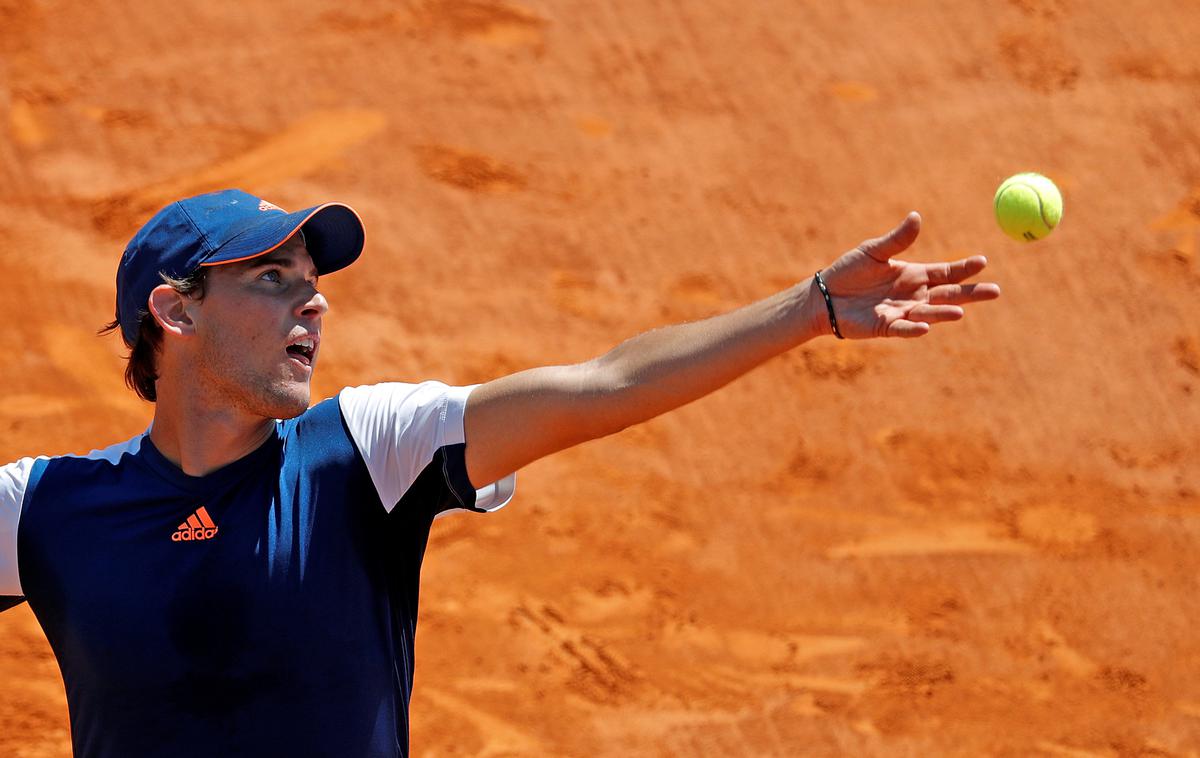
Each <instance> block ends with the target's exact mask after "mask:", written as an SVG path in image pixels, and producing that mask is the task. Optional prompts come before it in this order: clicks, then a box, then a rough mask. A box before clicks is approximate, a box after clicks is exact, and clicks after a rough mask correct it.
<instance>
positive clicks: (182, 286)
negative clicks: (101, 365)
mask: <svg viewBox="0 0 1200 758" xmlns="http://www.w3.org/2000/svg"><path fill="white" fill-rule="evenodd" d="M206 273H207V271H206V269H204V268H198V269H196V270H195V271H193V272H192V273H191V274H188V275H187V276H185V277H183V278H181V279H175V278H174V277H170V276H167V275H166V274H159V276H161V277H162V280H163V283H164V284H169V285H171V287H172V288H173V289H174V290H175V291H176V292H178V293H179V294H181V295H186V296H188V297H192V298H195V299H196V300H203V299H204V280H205V274H206ZM120 328H121V322H120V321H119V320H117V319H114V320H112V321H110V322H109V323H107V324H105V325H104V326H103V327H102V328H101V329H100V331H99V332H97V334H108V333H109V332H114V331H117V330H118V329H120ZM162 339H163V331H162V327H161V326H159V325H158V322H157V321H155V320H154V316H152V315H150V312H149V311H147V310H145V309H143V310H141V311H138V334H137V339H136V340H134V343H133V347H132V348H130V350H129V355H127V356H125V358H126V360H127V361H128V363H126V364H125V384H126V385H127V386H128V387H129V389H131V390H133V391H134V392H136V393H137V396H138V397H140V398H141V399H143V400H147V401H149V402H151V403H153V402H154V401H156V400H157V399H158V391H157V390H156V389H155V382H157V381H158V366H157V365H156V363H157V358H158V353H159V351H160V350H161V349H162Z"/></svg>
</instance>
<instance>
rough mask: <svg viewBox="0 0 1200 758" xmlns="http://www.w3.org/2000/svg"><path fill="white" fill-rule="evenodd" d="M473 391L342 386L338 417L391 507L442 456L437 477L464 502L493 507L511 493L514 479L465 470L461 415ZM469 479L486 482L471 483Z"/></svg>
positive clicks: (429, 385) (381, 496)
mask: <svg viewBox="0 0 1200 758" xmlns="http://www.w3.org/2000/svg"><path fill="white" fill-rule="evenodd" d="M474 390H475V388H474V387H450V386H447V385H445V384H442V383H441V382H423V383H421V384H401V383H386V384H375V385H367V386H363V387H351V388H347V389H345V390H342V392H341V394H340V395H339V396H338V403H339V406H340V409H341V412H342V418H343V419H344V421H345V422H346V427H347V429H348V430H349V431H350V436H351V438H352V439H353V440H354V444H355V446H356V447H357V449H358V452H359V454H360V455H361V456H362V458H363V461H364V462H365V463H366V466H367V470H368V472H369V473H370V476H371V480H372V483H373V484H374V485H375V490H376V492H377V493H378V494H379V499H380V501H381V502H382V503H383V505H384V507H385V508H387V509H388V510H389V511H390V510H391V509H392V508H394V507H395V506H396V504H397V503H399V502H400V500H401V498H403V497H404V494H405V493H406V492H408V490H409V488H410V487H411V486H412V485H413V483H414V482H416V481H417V478H418V477H419V476H420V475H421V473H422V472H423V471H425V470H426V468H427V467H429V466H431V465H437V464H436V462H437V461H441V464H440V465H441V466H442V471H440V472H439V475H440V477H441V479H442V480H443V481H444V483H445V485H446V487H448V488H449V490H450V492H451V493H453V496H454V498H455V499H456V500H457V501H458V502H460V503H461V504H462V507H467V508H473V509H475V510H495V509H497V508H499V507H501V506H503V505H504V504H505V503H507V502H508V500H509V499H510V498H511V496H512V491H513V488H514V486H515V483H514V482H513V480H511V479H507V480H503V481H497V480H500V479H501V477H496V478H495V479H488V480H470V479H468V478H467V476H466V474H465V463H464V461H463V457H462V456H463V448H464V444H463V443H464V428H463V418H464V411H465V409H466V405H467V401H468V398H469V396H470V395H471V394H472V393H473V391H474ZM439 452H440V453H441V455H440V456H439V455H438V453H439ZM456 471H462V474H461V475H456ZM472 481H480V482H482V484H483V485H486V486H482V487H475V486H473V485H472V484H471V482H472Z"/></svg>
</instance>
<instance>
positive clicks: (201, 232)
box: [175, 201, 213, 257]
mask: <svg viewBox="0 0 1200 758" xmlns="http://www.w3.org/2000/svg"><path fill="white" fill-rule="evenodd" d="M175 204H176V205H178V206H179V212H180V213H182V214H183V217H184V218H186V219H187V222H188V223H189V224H191V225H192V228H193V229H195V230H196V234H197V235H199V237H200V239H202V240H204V247H205V248H207V249H206V250H205V251H204V253H205V257H208V256H209V255H212V253H213V244H212V241H210V240H209V239H208V235H207V234H205V233H204V230H203V229H201V228H200V225H199V224H197V223H196V220H195V219H194V218H192V214H190V213H188V210H187V208H184V207H183V203H181V202H179V201H176V202H175Z"/></svg>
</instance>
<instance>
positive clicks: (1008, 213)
mask: <svg viewBox="0 0 1200 758" xmlns="http://www.w3.org/2000/svg"><path fill="white" fill-rule="evenodd" d="M994 203H995V206H996V221H997V222H999V224H1000V228H1001V229H1002V230H1004V233H1005V234H1007V235H1008V236H1009V237H1012V238H1013V239H1015V240H1017V241H1018V242H1033V241H1034V240H1040V239H1041V238H1042V237H1045V236H1046V235H1047V234H1049V233H1050V232H1052V231H1054V227H1056V226H1058V222H1059V221H1061V220H1062V212H1063V199H1062V193H1060V192H1059V191H1058V187H1055V186H1054V182H1052V181H1050V180H1049V179H1047V178H1046V177H1044V176H1042V175H1041V174H1034V173H1026V174H1017V175H1016V176H1010V177H1008V178H1007V179H1005V180H1004V182H1003V183H1002V184H1001V185H1000V188H999V189H997V190H996V198H995V200H994Z"/></svg>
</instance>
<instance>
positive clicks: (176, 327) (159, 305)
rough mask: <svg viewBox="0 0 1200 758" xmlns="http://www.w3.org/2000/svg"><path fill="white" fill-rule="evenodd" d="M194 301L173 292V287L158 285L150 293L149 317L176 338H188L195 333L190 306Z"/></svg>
mask: <svg viewBox="0 0 1200 758" xmlns="http://www.w3.org/2000/svg"><path fill="white" fill-rule="evenodd" d="M194 302H195V301H194V300H192V298H190V297H188V296H187V295H184V294H181V293H179V292H176V291H175V288H174V287H171V286H170V285H167V284H160V285H158V286H157V287H155V288H154V289H153V290H151V291H150V300H149V303H148V304H149V306H150V315H152V316H154V320H155V321H157V322H158V325H159V326H161V327H162V330H163V331H164V332H170V333H171V334H174V335H175V336H177V337H190V336H192V335H193V334H195V332H196V324H195V323H194V322H193V321H192V314H191V312H190V306H191V305H192V304H193V303H194Z"/></svg>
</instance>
